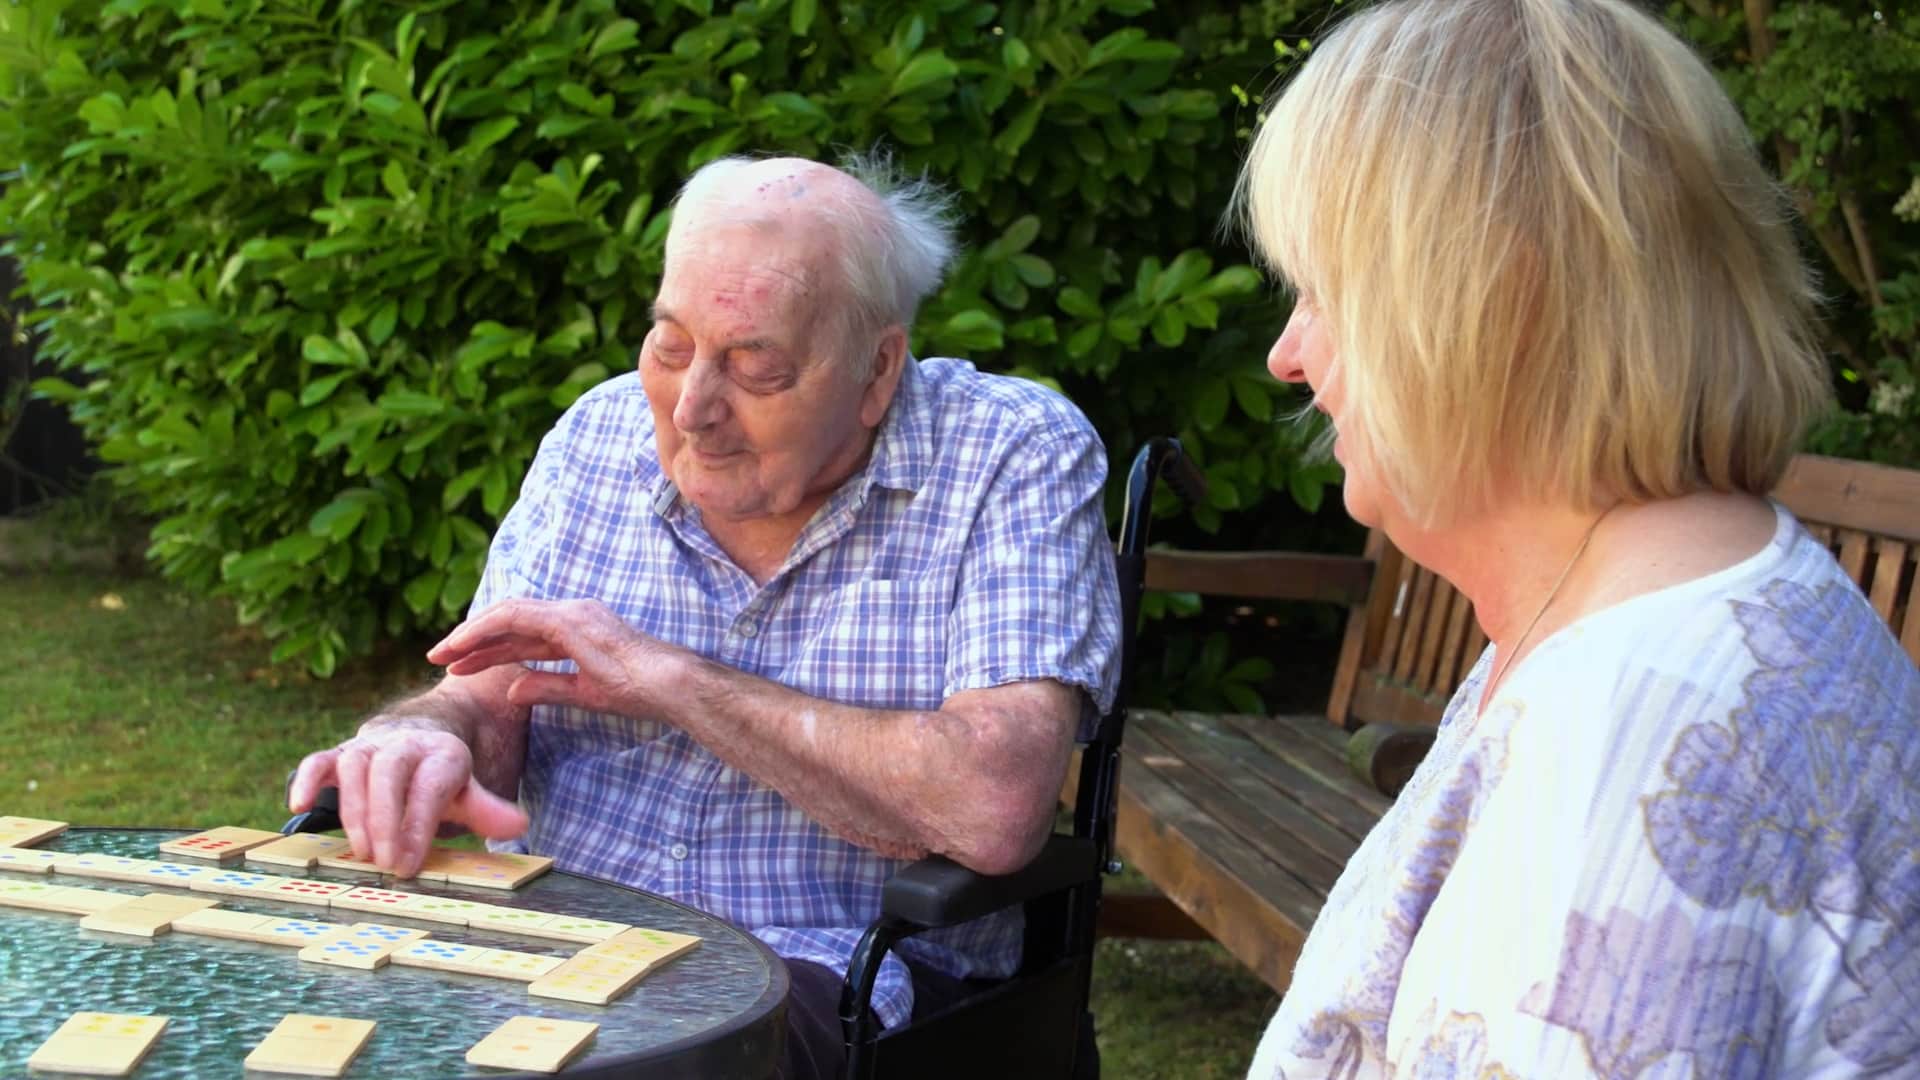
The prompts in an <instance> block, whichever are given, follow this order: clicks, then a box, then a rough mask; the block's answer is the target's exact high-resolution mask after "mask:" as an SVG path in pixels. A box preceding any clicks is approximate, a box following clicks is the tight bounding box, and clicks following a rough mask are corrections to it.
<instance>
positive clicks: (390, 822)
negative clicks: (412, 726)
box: [360, 738, 422, 870]
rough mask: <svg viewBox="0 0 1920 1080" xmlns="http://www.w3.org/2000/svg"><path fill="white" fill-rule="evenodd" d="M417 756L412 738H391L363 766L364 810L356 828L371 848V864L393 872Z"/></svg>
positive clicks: (420, 753)
mask: <svg viewBox="0 0 1920 1080" xmlns="http://www.w3.org/2000/svg"><path fill="white" fill-rule="evenodd" d="M421 756H422V751H421V749H420V747H419V746H418V745H417V744H415V743H414V741H413V740H412V739H410V738H399V739H393V740H391V741H388V742H387V743H385V744H384V745H382V746H381V747H380V749H379V750H378V751H377V752H376V753H375V754H374V755H373V760H372V762H371V763H370V764H369V765H368V767H367V786H366V809H365V810H364V811H362V813H361V818H360V828H361V830H362V831H363V832H365V834H366V837H367V840H368V842H369V843H371V844H372V845H373V853H372V858H373V861H374V865H376V866H378V867H380V868H381V869H383V870H396V869H397V867H396V866H395V862H396V860H397V859H398V857H399V854H400V849H401V847H403V846H404V844H403V841H402V837H401V829H402V821H403V819H404V818H405V816H406V813H407V810H408V803H409V802H410V801H411V799H410V795H411V793H412V788H413V774H414V770H415V769H417V768H418V767H419V765H420V758H421Z"/></svg>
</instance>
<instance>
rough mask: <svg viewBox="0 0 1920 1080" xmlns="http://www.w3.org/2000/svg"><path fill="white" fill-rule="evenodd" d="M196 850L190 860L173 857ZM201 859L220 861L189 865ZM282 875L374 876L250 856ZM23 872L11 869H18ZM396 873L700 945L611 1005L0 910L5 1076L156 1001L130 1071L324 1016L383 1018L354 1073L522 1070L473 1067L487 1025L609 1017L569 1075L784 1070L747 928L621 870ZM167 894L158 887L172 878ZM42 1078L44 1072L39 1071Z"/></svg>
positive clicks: (181, 1066)
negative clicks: (102, 929) (153, 1031)
mask: <svg viewBox="0 0 1920 1080" xmlns="http://www.w3.org/2000/svg"><path fill="white" fill-rule="evenodd" d="M183 835H187V830H178V829H90V828H75V829H69V830H67V831H66V832H65V833H62V834H61V835H60V836H57V837H55V838H53V839H51V840H48V841H46V842H44V843H41V844H39V845H37V846H38V847H40V848H42V849H45V850H53V851H72V852H99V853H103V854H110V855H120V856H127V857H132V858H141V859H160V860H169V861H171V857H170V856H164V855H161V854H160V853H159V851H158V850H157V847H158V845H159V844H160V843H162V842H163V841H166V840H171V839H175V838H177V837H179V836H183ZM179 861H186V860H179ZM194 865H202V866H204V865H210V864H207V863H195V864H194ZM252 869H258V870H266V871H268V872H277V873H281V874H283V875H288V876H293V875H300V876H305V877H312V878H324V879H327V880H331V881H352V882H355V883H356V884H363V885H380V884H382V882H381V881H379V880H376V879H375V878H374V877H373V876H372V875H368V874H353V873H349V872H343V871H333V870H327V869H325V868H320V867H316V868H314V869H312V870H308V871H305V872H304V873H303V874H302V873H301V872H299V871H294V870H292V869H290V868H285V867H279V868H276V867H252ZM8 876H9V877H12V876H13V875H8ZM48 880H50V881H52V882H54V883H55V884H63V885H78V886H83V887H85V888H90V889H111V890H114V891H116V892H125V893H128V894H139V893H141V892H146V891H152V890H147V889H145V888H143V887H141V886H138V885H132V884H128V883H123V882H117V881H102V880H99V879H94V878H76V877H61V876H59V875H58V874H56V875H55V876H54V877H53V878H50V879H48ZM385 884H386V887H397V888H400V889H403V890H406V891H408V892H418V893H423V894H430V895H436V896H453V897H459V898H461V899H465V900H478V901H481V902H483V903H489V904H497V905H501V906H505V907H524V908H530V909H533V910H537V911H546V912H552V913H555V914H568V915H580V916H584V917H587V918H594V919H609V920H613V921H616V922H623V923H629V924H632V925H634V926H644V927H649V928H651V929H655V930H670V931H673V932H675V933H682V934H693V935H696V936H698V937H699V938H700V939H701V943H700V946H699V947H698V948H696V949H694V950H693V951H692V952H690V953H687V954H686V955H684V956H681V957H680V958H678V959H676V960H674V961H672V962H671V963H669V964H667V965H665V966H664V967H662V968H661V969H660V970H659V971H656V972H653V973H652V974H650V975H648V976H647V977H646V978H644V979H642V980H641V981H640V982H639V983H638V984H636V985H635V986H634V988H633V989H631V990H629V991H628V992H627V993H626V994H624V995H622V996H621V997H619V998H617V999H615V1000H614V1001H613V1002H612V1003H611V1004H609V1005H605V1006H597V1005H579V1004H575V1003H573V1002H568V1001H557V1000H553V999H550V998H539V997H530V996H529V995H528V994H527V990H526V984H524V983H520V982H515V981H512V980H507V979H490V978H482V977H480V976H474V975H456V974H453V973H451V972H442V971H434V970H428V969H424V968H412V967H398V966H395V965H393V964H388V965H387V966H386V967H383V968H381V969H379V970H377V971H355V970H351V969H347V968H339V967H331V966H327V965H323V964H311V963H304V962H302V961H300V960H299V959H297V958H296V957H295V955H294V954H295V952H296V950H294V949H289V948H284V947H279V946H274V945H264V944H253V943H250V942H243V941H230V940H227V939H224V938H211V937H201V936H198V935H190V934H178V933H169V934H163V935H161V936H160V937H157V938H154V939H153V940H152V941H151V942H148V941H147V940H146V939H143V938H131V937H125V936H122V935H118V934H104V933H95V932H93V931H86V930H81V929H80V927H79V925H78V924H79V922H80V920H79V917H78V916H73V915H60V914H43V913H40V912H34V911H23V910H20V909H17V908H0V1076H21V1075H25V1074H26V1072H27V1068H26V1062H27V1057H28V1056H29V1055H30V1054H32V1053H33V1051H34V1049H35V1048H37V1047H38V1046H39V1045H40V1044H41V1043H42V1042H43V1041H45V1040H46V1038H47V1037H48V1036H49V1035H51V1034H53V1032H54V1029H56V1028H58V1027H59V1026H60V1024H61V1023H62V1022H63V1021H65V1020H66V1018H67V1017H69V1016H71V1015H72V1014H74V1013H76V1012H84V1011H99V1012H120V1013H152V1014H159V1015H163V1016H167V1017H169V1018H170V1020H169V1022H168V1024H167V1027H166V1031H165V1032H164V1033H163V1034H162V1035H161V1036H160V1040H159V1042H158V1043H156V1044H155V1045H154V1048H153V1052H152V1053H151V1054H149V1055H148V1056H147V1058H146V1060H145V1061H143V1062H142V1063H141V1065H140V1067H139V1068H138V1069H136V1070H135V1072H134V1074H133V1075H134V1076H135V1077H138V1078H140V1080H159V1078H161V1077H180V1078H196V1080H198V1078H203V1077H240V1076H245V1075H255V1076H258V1075H261V1074H258V1073H254V1074H248V1073H247V1072H246V1070H245V1068H244V1067H243V1066H242V1064H241V1062H242V1060H243V1059H244V1058H245V1057H246V1055H247V1052H248V1051H249V1050H251V1049H252V1048H253V1047H254V1046H256V1045H257V1044H259V1042H260V1040H262V1039H264V1038H265V1037H266V1035H267V1033H268V1032H269V1031H271V1030H273V1027H274V1025H275V1024H277V1023H278V1022H279V1021H280V1018H281V1016H283V1015H285V1014H286V1013H293V1012H298V1013H317V1014H320V1015H326V1016H344V1017H354V1018H357V1019H362V1020H372V1021H375V1022H376V1025H377V1026H376V1027H375V1028H374V1031H373V1037H372V1038H370V1039H369V1040H368V1041H367V1044H366V1046H365V1047H364V1048H363V1049H362V1050H361V1051H360V1055H359V1056H358V1057H356V1058H355V1059H354V1061H353V1066H352V1068H351V1069H349V1070H348V1072H347V1074H346V1075H348V1076H350V1077H366V1078H374V1077H377V1078H379V1080H407V1078H411V1077H449V1076H482V1077H492V1078H499V1077H508V1076H516V1075H538V1074H516V1073H509V1072H505V1071H503V1070H498V1069H480V1068H475V1067H473V1066H470V1065H468V1064H467V1063H466V1052H467V1049H468V1048H469V1047H471V1046H472V1045H473V1044H474V1043H476V1042H479V1041H480V1039H481V1037H482V1036H484V1035H486V1034H487V1033H488V1032H489V1031H492V1030H493V1029H494V1028H495V1027H498V1026H499V1025H500V1024H501V1023H502V1022H504V1021H505V1020H506V1019H507V1018H509V1017H512V1016H516V1015H531V1016H542V1017H549V1018H559V1019H566V1020H590V1021H593V1022H595V1023H598V1024H599V1025H600V1030H599V1031H598V1032H597V1033H596V1034H595V1036H594V1040H593V1042H592V1043H591V1044H589V1045H588V1047H587V1049H586V1051H585V1052H583V1053H582V1054H581V1055H580V1056H579V1057H576V1058H575V1059H573V1061H572V1062H571V1063H570V1064H569V1065H568V1066H567V1068H566V1069H565V1071H564V1072H563V1073H562V1075H563V1076H568V1077H575V1076H578V1077H589V1076H591V1077H615V1076H618V1077H633V1078H636V1080H638V1078H648V1080H651V1078H655V1077H702V1078H705V1077H715V1078H721V1077H752V1078H755V1080H758V1078H761V1077H765V1076H767V1075H768V1074H770V1073H771V1072H772V1071H773V1066H774V1063H775V1061H776V1060H777V1058H778V1056H779V1052H780V1048H781V1043H782V1040H783V1039H784V1037H785V1013H786V998H787V969H786V965H785V964H783V963H782V962H781V961H780V958H779V957H777V956H775V955H774V954H773V953H772V952H771V951H770V950H768V949H767V947H766V946H765V945H763V944H761V943H760V941H759V940H758V939H756V938H754V937H753V936H752V935H750V934H747V933H745V932H744V931H741V930H738V929H736V928H734V927H733V926H731V925H729V924H727V923H725V922H722V921H720V920H719V919H716V918H714V917H712V916H710V915H707V914H705V913H703V912H699V911H695V910H694V909H692V908H690V907H687V906H685V905H683V904H676V903H674V902H672V901H670V900H666V899H663V898H661V897H658V896H654V895H652V894H650V893H644V892H639V891H637V890H634V889H628V888H625V887H623V886H620V885H615V884H612V883H610V882H605V881H600V880H597V879H593V878H585V877H578V876H575V875H572V874H563V873H558V872H553V873H548V874H545V875H542V876H541V877H539V878H536V879H534V880H533V881H531V882H529V883H527V884H526V885H524V886H522V887H521V888H519V889H516V890H514V891H512V892H506V891H503V890H496V889H480V888H470V887H466V886H460V885H445V884H438V883H432V882H418V881H407V882H400V883H398V884H397V885H395V884H394V883H392V882H391V880H390V879H389V880H388V881H387V882H386V883H385ZM162 891H164V890H162ZM209 899H216V900H218V901H219V902H220V906H221V907H223V908H226V909H229V910H235V911H247V912H254V913H257V914H262V915H280V916H285V917H289V918H303V919H324V920H327V921H332V922H340V923H343V924H344V923H349V922H358V921H362V920H367V921H380V922H386V921H389V920H390V919H391V921H394V922H396V923H398V924H400V925H405V926H417V927H419V928H420V929H424V930H427V931H428V932H429V933H430V934H431V935H432V936H433V937H435V938H438V939H441V940H447V941H459V942H465V943H468V944H473V945H480V946H486V947H491V948H509V949H514V950H516V951H520V952H535V953H544V954H548V955H553V956H563V955H571V954H572V953H573V952H574V951H576V950H578V949H580V948H584V946H582V945H577V944H572V943H568V942H555V941H542V940H538V939H534V938H525V937H519V936H515V935H507V934H498V933H491V932H486V931H469V930H467V929H465V928H463V927H456V926H450V925H447V924H444V923H415V922H412V921H408V920H402V919H399V918H397V917H394V916H389V915H387V914H384V913H383V914H371V913H361V912H349V911H327V910H326V909H323V908H315V907H308V906H303V905H299V904H281V903H275V902H272V901H261V900H253V899H250V898H244V897H237V896H210V897H209ZM35 1075H40V1074H35Z"/></svg>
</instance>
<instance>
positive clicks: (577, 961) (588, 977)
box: [527, 954, 647, 1005]
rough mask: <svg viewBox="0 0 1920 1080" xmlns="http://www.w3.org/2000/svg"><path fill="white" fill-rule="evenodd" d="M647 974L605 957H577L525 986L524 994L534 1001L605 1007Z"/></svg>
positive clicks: (630, 964)
mask: <svg viewBox="0 0 1920 1080" xmlns="http://www.w3.org/2000/svg"><path fill="white" fill-rule="evenodd" d="M646 973H647V966H646V965H645V964H636V963H633V962H632V961H629V960H619V959H615V958H613V957H608V956H584V955H578V954H576V955H574V956H572V957H570V958H568V959H567V960H565V961H563V962H562V963H561V964H560V966H559V967H557V968H554V969H553V970H552V971H549V972H547V973H546V974H545V975H542V976H540V977H539V978H537V979H535V980H533V981H532V982H530V983H528V984H527V993H529V994H532V995H534V996H535V997H547V998H559V999H561V1000H563V1001H579V1002H585V1003H586V1004H588V1005H605V1004H606V1003H608V1002H609V1001H612V1000H613V999H614V998H617V997H619V996H620V995H621V994H624V993H626V992H627V991H628V990H631V989H633V984H634V983H637V982H639V981H640V978H641V976H643V975H645V974H646Z"/></svg>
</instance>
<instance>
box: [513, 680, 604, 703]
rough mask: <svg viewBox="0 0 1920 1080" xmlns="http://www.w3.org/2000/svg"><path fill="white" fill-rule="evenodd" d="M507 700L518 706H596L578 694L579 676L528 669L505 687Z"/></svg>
mask: <svg viewBox="0 0 1920 1080" xmlns="http://www.w3.org/2000/svg"><path fill="white" fill-rule="evenodd" d="M507 702H508V704H511V705H514V706H516V707H519V708H527V707H529V706H533V705H565V706H569V707H572V708H576V709H592V708H597V706H596V705H595V704H594V703H593V702H589V701H585V700H582V698H581V696H580V676H578V675H572V674H560V673H556V672H551V671H529V672H527V673H526V674H525V675H522V676H520V677H519V678H517V679H515V680H513V682H512V684H510V685H509V686H508V687H507Z"/></svg>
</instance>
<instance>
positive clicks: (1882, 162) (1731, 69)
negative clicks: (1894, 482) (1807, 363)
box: [1669, 0, 1920, 466]
mask: <svg viewBox="0 0 1920 1080" xmlns="http://www.w3.org/2000/svg"><path fill="white" fill-rule="evenodd" d="M1669 12H1670V15H1671V16H1672V19H1673V22H1674V24H1675V25H1676V26H1679V27H1680V28H1681V29H1682V30H1683V31H1684V32H1685V33H1686V34H1687V35H1688V36H1689V37H1691V38H1692V39H1693V41H1694V42H1695V43H1696V44H1697V45H1698V46H1699V47H1700V48H1701V49H1702V51H1703V52H1705V53H1706V54H1707V55H1708V56H1709V57H1710V58H1711V59H1712V60H1713V61H1714V62H1715V64H1716V66H1717V67H1718V69H1719V71H1720V74H1721V78H1722V81H1723V83H1724V84H1725V86H1726V88H1727V90H1728V92H1729V93H1730V94H1732V96H1733V98H1734V100H1735V101H1737V102H1738V103H1739V104H1740V106H1741V108H1742V110H1743V111H1744V112H1745V114H1746V117H1747V122H1748V125H1749V127H1750V128H1751V129H1752V131H1753V134H1754V137H1755V138H1756V139H1757V140H1758V141H1759V142H1760V145H1761V148H1762V150H1763V152H1764V155H1765V157H1766V158H1767V159H1768V161H1769V163H1770V164H1771V165H1773V167H1774V169H1775V170H1776V172H1777V174H1778V175H1779V176H1780V177H1781V178H1782V179H1784V180H1785V181H1786V182H1787V183H1788V184H1789V185H1790V186H1791V187H1792V189H1793V191H1794V194H1795V195H1796V197H1797V201H1798V203H1799V206H1800V210H1801V212H1802V214H1803V215H1804V216H1805V218H1806V221H1807V224H1808V228H1807V230H1806V232H1807V244H1806V246H1807V249H1808V251H1809V253H1810V254H1811V256H1812V258H1813V259H1814V261H1815V263H1816V265H1817V266H1818V267H1819V268H1820V271H1821V276H1822V278H1823V287H1824V292H1825V294H1826V296H1827V305H1826V310H1825V312H1824V314H1825V316H1826V320H1827V330H1828V345H1829V348H1830V351H1831V355H1832V357H1833V364H1834V374H1835V381H1836V384H1837V386H1838V388H1839V390H1840V400H1841V404H1842V406H1843V410H1842V412H1841V413H1840V414H1839V415H1838V416H1836V417H1834V418H1833V420H1832V421H1831V422H1830V423H1828V424H1826V425H1825V426H1823V427H1822V428H1821V429H1820V430H1818V431H1816V432H1815V434H1814V438H1813V449H1816V450H1819V451H1821V452H1823V453H1829V454H1837V455H1839V456H1842V457H1850V458H1862V459H1867V460H1873V461H1882V462H1887V463H1890V464H1895V465H1905V466H1920V9H1916V8H1915V6H1914V5H1913V4H1912V3H1910V2H1899V3H1894V2H1888V3H1860V2H1858V0H1741V2H1738V3H1736V2H1732V0H1683V2H1673V3H1671V5H1670V7H1669ZM1749 15H1752V16H1753V19H1752V20H1749V18H1748V16H1749Z"/></svg>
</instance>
